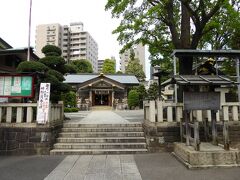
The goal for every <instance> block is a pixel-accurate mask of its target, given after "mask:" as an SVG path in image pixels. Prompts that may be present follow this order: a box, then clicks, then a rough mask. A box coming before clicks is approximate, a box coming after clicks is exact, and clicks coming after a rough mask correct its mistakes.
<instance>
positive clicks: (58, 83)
mask: <svg viewBox="0 0 240 180" xmlns="http://www.w3.org/2000/svg"><path fill="white" fill-rule="evenodd" d="M51 50H53V52H51ZM43 52H45V53H46V54H45V56H46V57H44V58H42V59H40V60H39V61H38V62H35V61H25V62H22V63H20V64H19V65H18V67H17V71H18V72H38V78H37V82H36V87H37V88H36V92H37V93H38V92H39V86H40V83H41V82H46V83H51V96H50V99H51V101H52V102H57V101H59V100H61V94H62V93H66V92H68V91H69V90H70V86H69V85H67V84H64V83H63V81H64V80H65V79H64V76H63V74H64V73H65V72H66V67H65V63H66V62H65V61H64V59H63V58H62V57H60V55H61V54H60V53H59V52H61V51H59V48H58V47H54V46H49V45H47V46H45V47H43ZM57 52H58V53H57ZM58 55H59V56H58ZM37 93H36V94H37Z"/></svg>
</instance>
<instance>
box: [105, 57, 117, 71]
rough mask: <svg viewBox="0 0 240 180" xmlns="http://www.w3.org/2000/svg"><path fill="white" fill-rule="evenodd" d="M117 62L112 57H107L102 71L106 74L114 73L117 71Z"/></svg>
mask: <svg viewBox="0 0 240 180" xmlns="http://www.w3.org/2000/svg"><path fill="white" fill-rule="evenodd" d="M115 67H116V63H115V61H113V60H111V59H105V60H104V63H103V68H102V72H103V73H104V74H114V73H115V72H116V68H115Z"/></svg>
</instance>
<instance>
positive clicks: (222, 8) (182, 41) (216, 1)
mask: <svg viewBox="0 0 240 180" xmlns="http://www.w3.org/2000/svg"><path fill="white" fill-rule="evenodd" d="M239 4H240V3H239V1H233V0H212V1H209V0H165V1H161V0H145V1H140V0H108V2H107V4H106V6H105V9H106V10H111V12H112V16H113V17H115V18H119V17H122V20H121V23H120V25H119V26H118V27H117V28H116V29H115V30H114V31H113V33H114V34H118V41H119V42H120V44H121V45H124V47H123V49H122V51H124V50H126V49H129V48H131V47H132V46H133V44H138V43H143V44H144V45H148V46H149V52H150V54H151V59H152V60H158V61H159V60H161V59H168V58H169V55H170V53H171V52H172V49H196V48H198V47H199V46H200V45H204V44H206V43H205V42H203V41H202V40H203V38H204V37H206V36H207V35H209V33H215V35H216V33H218V32H219V31H216V32H214V30H216V29H222V30H223V27H224V25H225V24H224V23H222V22H220V19H218V17H220V18H221V19H224V17H226V16H223V14H225V15H227V16H228V15H229V14H230V13H231V12H238V7H239ZM221 15H222V16H221ZM233 16H235V15H233ZM230 23H231V22H229V21H228V26H231V27H232V25H231V24H230ZM223 32H224V31H223ZM212 37H213V36H212V35H211V38H212ZM221 37H224V36H221ZM205 40H206V41H209V40H210V38H206V39H205ZM183 58H184V61H180V63H179V70H180V73H181V74H191V73H192V66H193V59H192V58H189V57H183Z"/></svg>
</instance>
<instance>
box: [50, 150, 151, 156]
mask: <svg viewBox="0 0 240 180" xmlns="http://www.w3.org/2000/svg"><path fill="white" fill-rule="evenodd" d="M146 152H147V149H53V150H51V151H50V154H51V155H82V154H136V153H146Z"/></svg>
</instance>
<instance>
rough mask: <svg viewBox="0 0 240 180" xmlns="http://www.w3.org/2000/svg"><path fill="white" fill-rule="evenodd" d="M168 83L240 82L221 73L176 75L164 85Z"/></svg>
mask: <svg viewBox="0 0 240 180" xmlns="http://www.w3.org/2000/svg"><path fill="white" fill-rule="evenodd" d="M168 84H178V85H182V86H184V85H216V86H217V85H234V84H238V83H237V82H235V81H232V80H231V79H229V78H228V77H226V76H220V75H175V76H173V77H172V78H171V79H169V80H167V81H165V82H164V83H163V84H162V85H163V86H166V85H168Z"/></svg>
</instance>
